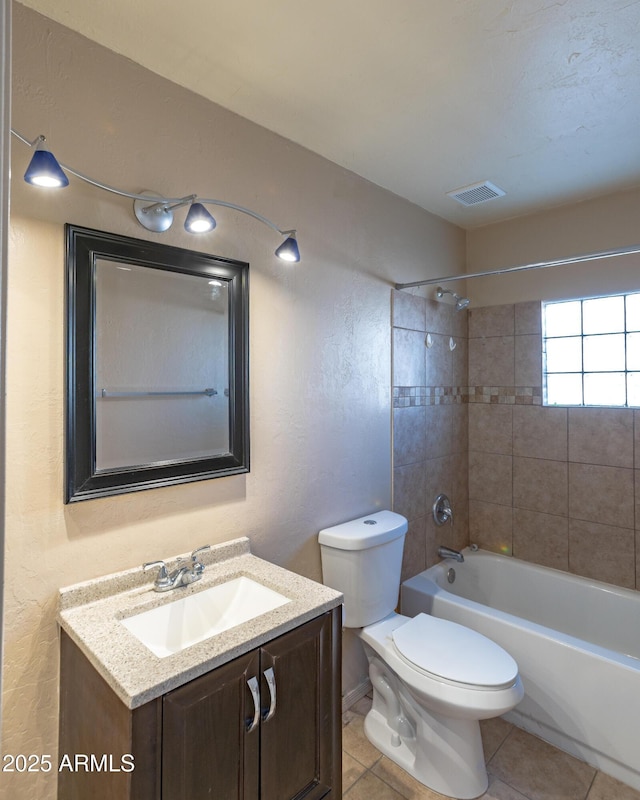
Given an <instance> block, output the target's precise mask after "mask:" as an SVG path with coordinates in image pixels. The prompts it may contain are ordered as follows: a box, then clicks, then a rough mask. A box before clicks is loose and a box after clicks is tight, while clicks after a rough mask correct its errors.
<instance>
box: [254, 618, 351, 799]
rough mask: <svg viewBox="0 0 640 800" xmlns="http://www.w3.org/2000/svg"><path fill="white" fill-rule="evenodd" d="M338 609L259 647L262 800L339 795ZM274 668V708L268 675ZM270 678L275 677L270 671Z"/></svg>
mask: <svg viewBox="0 0 640 800" xmlns="http://www.w3.org/2000/svg"><path fill="white" fill-rule="evenodd" d="M336 619H337V616H336V615H335V614H330V613H328V614H324V615H323V616H321V617H318V618H317V619H314V620H312V621H311V622H308V623H306V624H305V625H302V626H301V627H299V628H296V630H294V631H291V632H290V633H286V634H284V635H283V636H280V637H279V638H278V639H274V641H273V642H269V643H268V644H266V645H264V646H263V647H262V649H261V656H260V670H261V698H262V715H263V723H262V733H261V759H260V797H261V800H290V798H296V800H301V799H302V798H305V800H318V798H321V797H324V796H325V795H327V794H328V793H329V791H330V789H331V787H332V786H334V787H335V792H334V796H335V797H339V796H340V788H339V787H340V784H339V783H336V782H335V781H336V775H338V776H339V775H340V754H339V729H338V730H336V725H339V718H340V715H339V711H338V709H337V707H336V705H337V702H339V699H340V682H339V675H340V662H339V657H340V647H339V645H338V646H337V647H335V650H337V659H334V662H335V663H333V664H332V655H336V653H335V651H334V648H332V638H333V637H334V635H335V632H334V630H333V627H334V625H333V624H334V623H335V620H336ZM269 669H272V670H273V678H274V680H275V710H274V709H272V710H273V714H272V716H270V717H269V716H268V715H269V709H270V707H272V705H273V704H272V702H271V700H272V698H273V694H272V690H271V689H270V688H269V685H268V681H267V679H266V675H269V676H270V673H269ZM270 677H271V676H270Z"/></svg>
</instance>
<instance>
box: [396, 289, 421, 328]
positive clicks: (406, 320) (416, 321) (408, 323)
mask: <svg viewBox="0 0 640 800" xmlns="http://www.w3.org/2000/svg"><path fill="white" fill-rule="evenodd" d="M426 303H427V301H426V300H425V299H424V297H418V296H416V295H413V294H410V293H409V292H405V291H398V290H397V289H393V290H392V292H391V324H392V325H395V326H396V327H397V328H410V329H411V330H414V331H426V327H425V318H426Z"/></svg>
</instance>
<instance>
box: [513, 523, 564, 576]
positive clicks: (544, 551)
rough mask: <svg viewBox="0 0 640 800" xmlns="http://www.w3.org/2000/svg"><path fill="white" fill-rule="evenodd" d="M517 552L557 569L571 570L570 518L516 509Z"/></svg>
mask: <svg viewBox="0 0 640 800" xmlns="http://www.w3.org/2000/svg"><path fill="white" fill-rule="evenodd" d="M513 555H514V556H515V557H516V558H521V559H523V560H524V561H532V562H533V563H535V564H541V565H542V566H544V567H552V568H553V569H563V570H565V571H566V570H568V569H569V519H568V517H557V516H555V515H553V514H543V513H541V512H540V511H527V510H525V509H523V508H514V509H513Z"/></svg>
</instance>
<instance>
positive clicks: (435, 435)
mask: <svg viewBox="0 0 640 800" xmlns="http://www.w3.org/2000/svg"><path fill="white" fill-rule="evenodd" d="M425 431H426V445H425V446H426V450H425V456H426V458H440V457H441V456H448V455H450V454H451V452H452V450H453V406H451V405H442V406H426V408H425Z"/></svg>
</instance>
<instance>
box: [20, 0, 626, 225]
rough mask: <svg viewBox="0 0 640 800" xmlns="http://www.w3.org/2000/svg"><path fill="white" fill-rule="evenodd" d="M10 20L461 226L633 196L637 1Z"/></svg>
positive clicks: (335, 3)
mask: <svg viewBox="0 0 640 800" xmlns="http://www.w3.org/2000/svg"><path fill="white" fill-rule="evenodd" d="M24 4H25V5H27V6H29V7H31V8H33V9H35V10H37V11H39V12H41V13H42V14H44V15H46V16H48V17H50V18H52V19H54V20H57V21H58V22H61V23H62V24H63V25H66V26H68V27H69V28H72V29H74V30H76V31H78V32H80V33H82V34H83V35H85V36H87V37H89V38H91V39H93V40H95V41H97V42H100V43H101V44H103V45H105V46H106V47H108V48H110V49H111V50H114V51H116V52H118V53H121V54H122V55H125V56H127V57H128V58H130V59H132V60H134V61H136V62H138V63H139V64H142V65H143V66H145V67H147V68H148V69H150V70H153V71H154V72H156V73H158V74H160V75H162V76H164V77H166V78H169V79H170V80H172V81H174V82H176V83H178V84H180V85H182V86H185V87H188V88H189V89H192V90H193V91H195V92H197V93H198V94H200V95H203V96H204V97H207V98H209V99H210V100H213V101H215V102H216V103H219V104H220V105H222V106H224V107H225V108H228V109H230V110H232V111H235V112H237V113H238V114H240V115H242V116H243V117H246V118H248V119H250V120H253V121H254V122H256V123H258V124H260V125H262V126H264V127H266V128H268V129H270V130H272V131H275V132H277V133H279V134H281V135H282V136H285V137H287V138H288V139H290V140H292V141H294V142H297V143H299V144H301V145H303V146H304V147H307V148H308V149H310V150H312V151H314V152H316V153H319V154H321V155H323V156H325V157H326V158H328V159H330V160H331V161H334V162H336V163H338V164H340V165H342V166H344V167H346V168H347V169H350V170H352V171H353V172H355V173H357V174H358V175H361V176H362V177H364V178H367V179H368V180H370V181H373V182H374V183H376V184H378V185H380V186H383V187H385V188H387V189H389V190H391V191H392V192H395V193H396V194H398V195H400V196H402V197H405V198H407V199H408V200H410V201H412V202H414V203H416V204H418V205H419V206H422V207H423V208H425V209H427V210H428V211H431V212H432V213H434V214H437V215H439V216H441V217H443V218H445V219H448V220H450V221H452V222H454V223H456V224H458V225H460V226H462V227H464V228H473V227H477V226H479V225H485V224H488V223H491V222H496V221H499V220H503V219H507V218H509V217H513V216H518V215H521V214H526V213H531V212H533V211H536V210H539V209H541V208H548V207H549V206H554V205H559V204H563V203H569V202H575V201H579V200H583V199H586V198H590V197H595V196H598V195H602V194H608V193H611V192H615V191H618V190H622V189H628V188H631V187H637V186H640V0H557V2H552V0H517V1H516V0H512V1H511V2H507V0H394V2H389V0H324V2H322V3H318V2H309V0H233V1H232V2H229V0H226V1H225V2H221V0H109V2H104V0H26V2H24ZM484 180H489V181H491V182H493V183H494V184H496V185H497V186H498V187H500V188H501V189H503V190H504V191H505V192H506V194H505V195H504V196H503V197H500V198H498V199H494V200H491V201H489V202H485V203H480V204H477V205H474V206H471V207H464V206H462V205H460V204H458V203H457V202H455V201H454V200H452V199H451V198H450V197H448V196H447V192H449V191H451V190H453V189H458V188H460V187H463V186H466V185H468V184H472V183H476V182H480V181H484Z"/></svg>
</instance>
